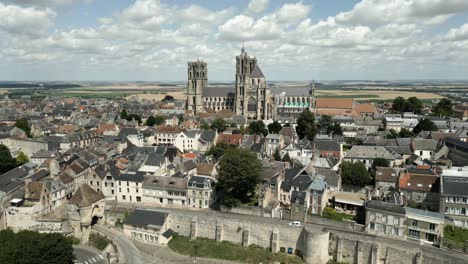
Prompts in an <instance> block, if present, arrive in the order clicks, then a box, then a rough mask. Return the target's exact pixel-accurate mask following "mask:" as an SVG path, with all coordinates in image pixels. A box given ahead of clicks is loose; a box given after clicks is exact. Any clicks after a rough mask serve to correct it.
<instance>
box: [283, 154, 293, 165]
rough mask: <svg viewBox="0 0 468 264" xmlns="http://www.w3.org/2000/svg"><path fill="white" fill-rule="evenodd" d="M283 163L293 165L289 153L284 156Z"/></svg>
mask: <svg viewBox="0 0 468 264" xmlns="http://www.w3.org/2000/svg"><path fill="white" fill-rule="evenodd" d="M283 162H289V164H291V165H292V160H291V157H290V156H289V153H288V152H286V154H284V156H283Z"/></svg>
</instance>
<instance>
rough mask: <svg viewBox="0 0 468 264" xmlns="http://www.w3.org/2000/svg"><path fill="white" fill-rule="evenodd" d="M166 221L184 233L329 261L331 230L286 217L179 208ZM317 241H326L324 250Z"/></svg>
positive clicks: (169, 225)
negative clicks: (287, 220) (291, 221)
mask: <svg viewBox="0 0 468 264" xmlns="http://www.w3.org/2000/svg"><path fill="white" fill-rule="evenodd" d="M166 224H167V228H171V229H172V230H174V231H175V232H177V233H178V234H180V235H182V236H188V237H191V238H196V237H204V238H209V239H213V240H216V241H229V242H232V243H236V244H241V245H244V246H249V245H258V246H260V247H263V248H268V249H271V250H272V251H273V252H278V251H285V252H292V253H296V254H298V255H300V256H301V257H306V258H307V259H308V260H311V261H312V260H314V261H313V262H309V263H326V262H327V261H328V252H327V250H326V248H327V245H328V233H327V232H323V231H322V230H321V228H307V229H305V228H303V227H293V226H289V225H288V224H287V223H285V222H284V221H280V220H278V219H268V218H265V221H261V222H259V221H258V218H254V219H249V218H245V217H239V216H236V215H234V214H230V215H226V214H213V213H203V214H197V213H190V214H188V213H179V212H171V213H170V214H169V216H168V219H167V223H166ZM317 245H323V246H322V247H323V248H324V249H325V250H322V248H321V247H317ZM305 251H307V253H306V254H304V252H305Z"/></svg>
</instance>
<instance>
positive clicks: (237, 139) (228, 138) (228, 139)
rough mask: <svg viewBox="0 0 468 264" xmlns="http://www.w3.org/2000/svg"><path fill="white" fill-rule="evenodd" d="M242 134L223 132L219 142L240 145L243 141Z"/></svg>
mask: <svg viewBox="0 0 468 264" xmlns="http://www.w3.org/2000/svg"><path fill="white" fill-rule="evenodd" d="M242 137H243V136H242V134H232V135H229V134H221V135H219V136H218V143H219V142H225V143H227V144H230V145H240V144H241V143H242Z"/></svg>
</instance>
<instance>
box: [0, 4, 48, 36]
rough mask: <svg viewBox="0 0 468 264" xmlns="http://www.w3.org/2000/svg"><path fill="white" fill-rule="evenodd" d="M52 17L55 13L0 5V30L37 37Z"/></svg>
mask: <svg viewBox="0 0 468 264" xmlns="http://www.w3.org/2000/svg"><path fill="white" fill-rule="evenodd" d="M54 16H55V12H53V11H52V10H50V9H37V8H32V7H28V8H22V7H19V6H16V5H4V4H2V3H0V30H4V31H6V32H9V33H11V34H25V35H31V36H37V35H40V34H43V33H44V32H45V31H46V30H47V28H48V27H49V26H50V25H51V24H52V21H51V18H52V17H54Z"/></svg>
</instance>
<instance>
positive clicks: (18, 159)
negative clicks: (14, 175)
mask: <svg viewBox="0 0 468 264" xmlns="http://www.w3.org/2000/svg"><path fill="white" fill-rule="evenodd" d="M28 162H29V158H28V156H26V154H24V152H23V151H21V152H20V153H19V154H18V156H17V157H16V165H18V166H20V165H23V164H25V163H28Z"/></svg>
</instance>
